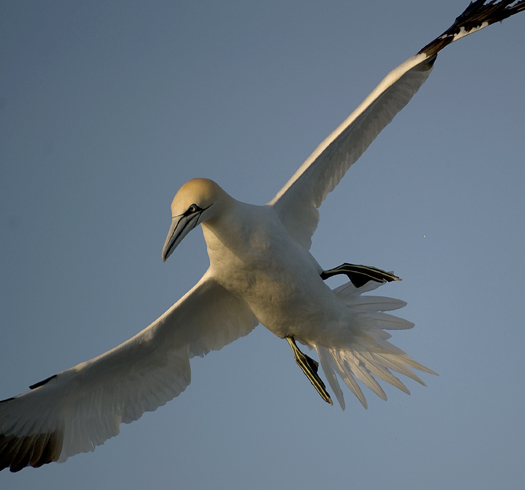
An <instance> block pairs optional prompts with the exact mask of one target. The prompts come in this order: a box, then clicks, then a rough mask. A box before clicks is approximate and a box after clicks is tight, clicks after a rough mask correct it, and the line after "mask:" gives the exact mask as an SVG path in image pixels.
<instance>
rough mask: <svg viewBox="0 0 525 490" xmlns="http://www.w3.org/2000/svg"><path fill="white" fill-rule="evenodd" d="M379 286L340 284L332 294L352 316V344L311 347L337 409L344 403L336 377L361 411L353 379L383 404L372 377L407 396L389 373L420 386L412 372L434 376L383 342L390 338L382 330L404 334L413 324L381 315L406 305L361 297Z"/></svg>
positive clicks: (358, 388)
mask: <svg viewBox="0 0 525 490" xmlns="http://www.w3.org/2000/svg"><path fill="white" fill-rule="evenodd" d="M380 285H381V284H380V283H377V282H372V281H371V282H369V283H367V284H366V285H365V286H362V287H360V288H356V287H355V286H353V285H352V283H348V284H344V285H343V286H340V287H338V288H336V289H335V290H334V291H335V293H336V294H337V296H338V297H339V299H341V300H342V301H343V302H344V303H346V305H347V306H348V307H349V308H351V310H352V313H353V314H355V318H356V325H354V326H353V327H354V328H353V330H354V331H355V335H354V336H353V340H352V341H351V342H349V343H348V344H347V345H343V346H338V347H332V346H324V345H320V344H317V345H313V346H312V347H314V348H315V349H316V350H317V353H318V354H319V360H320V362H321V366H322V368H323V371H324V373H325V376H326V379H327V381H328V383H329V384H330V386H331V388H332V390H333V392H334V394H335V396H336V397H337V400H338V401H339V404H340V405H341V408H342V409H343V410H344V408H345V401H344V397H343V392H342V391H341V388H340V386H339V382H338V380H337V375H339V377H340V378H341V379H342V380H343V381H344V382H345V384H346V385H347V386H348V388H349V389H350V390H351V391H352V393H354V395H355V396H356V397H357V398H358V399H359V401H360V402H361V403H362V404H363V406H364V407H365V408H367V403H366V399H365V396H364V395H363V392H362V391H361V388H360V387H359V385H358V384H357V381H356V378H357V379H358V380H359V381H361V382H362V383H363V384H365V385H366V386H368V387H369V388H370V389H371V390H372V391H373V392H374V393H375V394H376V395H378V396H379V397H381V398H382V399H383V400H386V394H385V392H384V391H383V389H382V388H381V386H380V385H379V383H378V382H377V381H376V379H375V377H377V378H379V379H382V380H383V381H386V382H387V383H390V384H391V385H393V386H395V387H396V388H399V389H400V390H402V391H404V392H405V393H407V394H410V392H409V391H408V388H407V387H406V386H405V385H404V384H403V383H402V382H401V381H400V380H399V379H398V378H397V377H396V376H394V375H393V374H392V371H394V372H396V373H400V374H403V375H405V376H408V377H409V378H412V379H413V380H415V381H417V382H418V383H421V384H422V385H424V384H425V383H424V382H423V381H422V380H421V379H420V378H419V377H418V376H417V375H416V374H414V373H413V372H412V369H417V370H419V371H424V372H426V373H430V374H436V373H434V372H433V371H431V370H430V369H428V368H426V367H425V366H423V365H421V364H419V363H418V362H416V361H414V360H413V359H410V357H409V356H408V354H406V353H405V352H403V351H402V350H401V349H399V348H397V347H396V346H394V345H392V344H391V343H390V342H388V340H387V339H389V338H390V337H391V335H390V334H389V333H388V332H386V330H404V329H407V328H412V327H413V326H414V324H413V323H411V322H408V321H407V320H403V319H402V318H398V317H396V316H393V315H390V314H388V313H384V312H385V311H390V310H396V309H398V308H402V307H403V306H405V305H406V303H405V302H404V301H401V300H398V299H393V298H386V297H382V296H366V295H365V296H363V294H362V293H365V292H368V291H372V290H373V289H376V288H377V287H379V286H380Z"/></svg>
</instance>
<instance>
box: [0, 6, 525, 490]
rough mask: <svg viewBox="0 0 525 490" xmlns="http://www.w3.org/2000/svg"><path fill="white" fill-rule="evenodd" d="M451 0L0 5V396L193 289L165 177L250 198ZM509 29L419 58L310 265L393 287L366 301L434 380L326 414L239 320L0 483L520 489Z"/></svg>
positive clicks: (270, 340)
mask: <svg viewBox="0 0 525 490" xmlns="http://www.w3.org/2000/svg"><path fill="white" fill-rule="evenodd" d="M467 3H468V2H467V0H465V1H461V2H458V1H456V0H442V1H440V2H435V1H430V0H424V1H422V0H403V1H399V2H392V1H390V0H376V1H373V2H355V1H354V2H352V1H335V0H334V1H331V0H325V1H322V2H321V1H286V2H253V1H246V0H243V1H229V0H225V1H221V2H214V1H209V0H203V1H198V2H194V1H186V0H177V1H156V2H145V1H119V2H107V1H85V2H79V1H49V2H40V1H24V0H17V1H3V2H2V3H1V4H0V73H1V75H0V161H1V179H0V240H1V254H0V284H1V288H2V294H1V295H0V305H1V307H0V372H2V373H3V374H2V377H1V382H0V399H1V398H7V397H10V396H13V395H15V394H17V393H20V392H22V391H25V390H26V389H27V387H28V385H30V384H32V383H34V382H37V381H39V380H41V379H43V378H45V377H47V376H50V375H52V374H54V373H56V372H58V371H61V370H64V369H66V368H69V367H70V366H72V365H74V364H77V363H78V362H81V361H84V360H87V359H90V358H92V357H94V356H96V355H99V354H101V353H103V352H105V351H107V350H109V349H110V348H112V347H114V346H116V345H118V344H119V343H121V342H123V341H124V340H126V339H128V338H129V337H131V336H132V335H134V334H135V333H137V332H138V331H139V330H141V329H142V328H144V327H146V326H147V325H148V324H149V323H150V322H151V321H153V320H154V319H155V318H157V317H158V316H159V315H160V314H162V313H163V312H164V311H165V310H166V309H167V308H168V307H169V306H171V304H172V303H174V302H175V301H176V300H177V299H178V298H179V297H180V296H182V295H183V294H184V293H185V292H186V291H187V290H188V289H190V288H191V287H192V286H193V285H194V284H195V282H196V281H197V280H198V279H199V278H200V276H201V275H202V273H203V272H204V271H205V270H206V268H207V265H208V259H207V255H206V250H205V245H204V241H203V238H202V233H201V232H200V230H196V231H194V232H192V233H191V234H190V235H189V236H188V237H187V238H186V239H185V241H184V242H183V243H182V244H181V246H180V247H179V248H178V249H177V250H176V252H175V253H174V254H173V255H172V256H171V257H170V259H169V260H168V261H167V262H166V263H165V264H163V263H162V260H161V249H162V245H163V243H164V239H165V236H166V233H167V230H168V227H169V224H170V202H171V199H172V197H173V195H174V194H175V192H176V191H177V189H178V188H179V187H180V186H181V185H182V184H183V183H184V182H186V181H187V180H189V179H190V178H192V177H209V178H212V179H214V180H216V181H217V182H218V183H219V184H220V185H221V186H222V187H223V188H224V189H225V190H226V191H228V192H229V193H231V194H232V195H234V196H235V197H236V198H238V199H241V200H245V201H249V202H253V203H256V204H262V203H264V202H266V201H268V200H270V199H271V198H272V197H273V196H274V195H275V193H276V192H277V191H278V190H279V189H280V188H281V186H282V185H284V183H285V182H286V180H287V179H288V178H289V177H290V176H291V175H292V174H293V173H294V172H295V170H296V169H297V168H298V167H299V165H300V164H301V163H302V162H303V161H304V160H305V159H306V157H308V155H309V154H310V153H311V151H313V150H314V149H315V147H316V146H317V144H318V143H320V142H321V141H322V139H324V137H325V136H327V135H328V134H329V133H330V132H331V131H332V130H333V129H335V127H336V126H337V125H338V124H339V123H340V122H341V121H342V120H343V119H344V118H345V117H346V116H347V115H348V114H349V113H350V112H351V111H352V110H353V109H354V108H355V107H356V106H357V105H358V104H359V103H360V102H361V101H362V100H363V99H364V97H365V96H366V95H368V93H369V92H370V91H371V90H372V89H373V88H374V87H375V86H376V85H377V83H378V82H379V81H380V80H381V79H382V78H383V76H385V75H386V74H387V73H388V72H389V71H390V70H391V69H392V68H394V67H396V66H397V65H398V64H399V63H401V62H402V61H404V60H405V59H406V58H408V57H409V56H410V55H412V54H415V53H416V52H417V51H418V50H419V49H420V48H421V47H422V46H424V45H425V44H426V43H427V42H429V41H430V40H432V39H433V38H434V37H435V36H437V35H439V34H440V33H441V32H442V31H443V30H445V29H446V28H447V27H448V26H449V25H450V24H451V23H452V22H453V20H454V18H455V17H456V16H457V15H459V13H461V11H462V10H463V9H464V8H465V7H466V5H467ZM524 33H525V14H521V15H518V16H516V17H515V18H512V19H509V20H507V21H505V22H504V23H503V24H497V25H494V26H491V27H490V28H488V29H486V30H484V31H482V32H479V33H476V34H475V35H473V36H470V37H468V38H466V39H464V40H462V41H460V42H458V43H455V44H453V45H452V46H450V47H449V48H447V49H446V50H445V51H444V52H442V53H441V54H440V55H439V57H438V60H437V62H436V65H435V69H434V72H433V74H432V75H431V77H430V79H429V81H428V82H427V83H426V84H425V85H424V86H423V87H422V89H421V90H420V92H419V93H418V94H417V95H416V96H415V97H414V99H413V100H412V102H411V103H410V104H409V105H408V106H407V107H406V108H405V109H404V110H403V112H402V113H401V114H399V115H398V116H397V117H396V119H394V121H393V123H392V124H391V125H390V126H389V127H387V128H386V130H385V131H384V132H383V133H382V134H381V135H380V136H379V137H378V139H377V140H376V141H375V142H374V144H373V145H372V146H371V147H370V148H369V150H368V151H367V152H366V153H365V155H364V156H363V157H362V158H361V160H360V161H359V162H358V163H357V164H356V165H354V167H352V168H351V170H350V171H349V172H348V174H347V175H346V177H345V178H344V179H343V181H342V182H341V184H340V185H339V186H338V187H337V188H336V190H335V191H334V192H333V193H332V194H330V195H329V197H328V199H327V200H326V201H325V203H324V204H323V206H322V207H321V223H320V226H319V228H318V231H317V233H316V235H315V237H314V244H313V247H312V251H313V253H314V255H315V256H316V258H317V259H318V261H319V262H320V264H321V265H322V266H324V267H326V268H328V267H333V266H336V265H339V264H340V263H342V262H344V261H349V262H353V263H363V264H369V265H375V266H377V267H380V268H383V269H387V270H394V271H395V272H396V273H397V274H398V275H400V276H401V277H402V278H403V282H401V283H394V284H389V285H388V286H385V287H383V288H381V290H380V291H381V293H382V294H384V295H390V296H393V297H397V298H401V299H404V300H406V301H408V306H407V307H406V308H405V309H403V310H401V312H400V313H402V314H401V316H403V317H404V318H407V319H409V320H411V321H413V322H415V323H416V327H415V328H414V329H413V330H409V331H403V332H396V333H395V334H394V339H393V341H394V343H395V344H396V345H398V346H400V347H401V348H403V349H404V350H406V351H407V352H408V353H409V354H411V355H412V356H413V357H414V358H415V359H416V360H418V361H419V362H422V363H423V364H425V365H426V366H428V367H430V368H431V369H433V370H435V371H437V372H438V373H439V377H434V376H430V375H423V378H424V380H425V382H426V383H427V385H428V386H427V387H426V388H425V387H422V386H419V385H417V384H416V383H413V382H410V380H409V381H408V382H407V385H408V387H409V388H410V390H411V392H412V395H411V396H407V395H405V394H404V393H402V392H400V391H398V390H396V389H395V388H392V387H390V386H387V387H386V388H385V390H386V392H387V395H388V398H389V399H388V401H387V402H386V403H385V402H383V401H382V400H380V399H379V398H377V397H376V396H375V395H373V394H372V393H371V392H370V391H368V392H367V393H366V395H367V399H368V402H369V408H368V410H364V409H363V408H362V407H361V406H360V404H359V402H358V401H357V400H356V399H355V398H353V396H352V395H351V393H350V392H348V390H347V391H345V397H346V399H347V409H346V411H344V412H342V411H341V409H340V408H339V407H336V406H334V407H330V406H329V405H327V404H326V403H324V402H323V401H322V400H321V398H320V397H319V395H318V394H317V393H316V392H315V390H314V389H313V388H312V386H311V385H310V383H309V382H308V381H307V379H306V378H305V377H304V375H303V374H302V372H301V371H300V369H299V368H298V367H297V366H296V364H295V362H294V360H293V356H292V353H291V351H290V349H289V347H288V345H287V344H286V342H284V341H282V340H279V339H278V338H277V337H275V336H274V335H273V334H271V333H269V332H268V331H266V330H265V329H264V327H261V326H259V327H257V329H256V330H255V331H254V332H253V333H251V334H250V335H249V336H248V337H246V338H243V339H241V340H239V341H237V342H235V343H233V344H232V345H230V346H227V347H226V348H224V349H223V350H222V351H220V352H214V353H212V354H210V355H208V356H207V357H206V358H204V359H200V358H197V359H194V360H193V361H192V384H191V385H190V386H189V387H188V389H187V390H186V391H185V392H184V393H183V394H182V395H181V396H179V397H178V398H176V399H175V400H173V401H172V402H170V403H169V404H167V405H166V406H164V407H161V408H160V409H158V410H157V411H156V412H153V413H147V414H145V415H144V416H143V417H142V419H140V420H139V421H138V422H135V423H133V424H131V425H123V426H122V427H121V434H120V436H119V437H117V438H115V439H111V440H109V441H107V442H106V443H105V444H104V445H103V446H101V447H98V448H97V450H96V451H95V452H94V453H89V454H81V455H78V456H75V457H73V458H71V459H69V460H68V461H67V462H66V463H65V464H51V465H46V466H45V467H43V468H40V469H39V470H34V469H25V470H23V471H22V472H21V473H18V474H11V473H8V472H7V471H3V472H2V473H0V488H5V489H12V490H18V489H20V490H21V489H23V490H26V489H28V488H39V489H42V490H47V489H53V490H62V489H68V490H70V489H72V488H75V489H76V490H84V489H92V488H99V489H124V488H125V489H130V488H181V489H190V488H196V489H198V488H228V489H231V490H234V489H243V490H245V489H247V488H249V489H251V490H257V489H265V490H266V489H268V488H276V489H289V488H303V489H314V488H359V489H378V488H386V487H388V488H391V489H401V488H403V489H421V488H425V489H426V490H435V489H443V488H461V489H463V490H465V489H476V490H483V489H487V490H489V489H493V488H505V489H518V488H522V485H523V480H524V479H525V468H524V466H523V457H524V449H523V439H524V436H525V434H524V424H523V406H524V405H525V397H524V394H523V375H522V372H523V370H524V368H525V363H524V360H523V354H522V350H523V345H525V325H524V323H525V320H524V315H523V304H524V299H523V298H524V297H525V284H524V281H523V277H524V275H525V260H524V255H523V243H524V242H525V232H524V230H525V227H524V221H525V217H524V214H523V210H524V207H525V192H524V191H523V189H524V188H525V166H524V159H525V157H524V155H525V137H524V135H525V130H524V128H525V122H524V114H525V96H524V91H523V86H524V83H525V82H524V81H525V60H524V55H523V45H524V43H525V36H524Z"/></svg>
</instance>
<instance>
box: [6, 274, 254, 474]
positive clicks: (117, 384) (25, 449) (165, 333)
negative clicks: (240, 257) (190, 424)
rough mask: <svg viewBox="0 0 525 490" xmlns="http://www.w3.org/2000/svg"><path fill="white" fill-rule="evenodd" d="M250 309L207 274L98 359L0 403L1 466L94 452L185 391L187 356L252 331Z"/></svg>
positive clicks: (33, 463)
mask: <svg viewBox="0 0 525 490" xmlns="http://www.w3.org/2000/svg"><path fill="white" fill-rule="evenodd" d="M257 323H258V320H257V319H256V317H255V316H254V315H253V313H252V312H251V310H250V309H249V307H248V306H247V305H246V303H244V302H243V301H242V300H240V299H238V298H236V297H234V296H232V295H231V294H230V293H229V292H228V291H226V290H225V289H224V288H223V287H222V286H220V285H219V284H218V283H217V282H215V281H214V280H213V278H211V277H210V276H209V275H208V273H206V274H205V275H204V277H203V278H202V279H201V280H200V281H199V283H198V284H197V285H196V286H195V287H194V288H193V289H192V290H191V291H189V292H188V293H187V294H186V295H185V296H184V297H183V298H182V299H181V300H179V301H178V302H177V303H176V304H175V305H174V306H173V307H171V308H170V309H169V310H168V311H167V312H166V313H164V315H162V316H161V317H160V318H159V319H158V320H156V321H155V322H154V323H152V324H151V325H150V326H149V327H147V328H146V329H145V330H143V331H142V332H140V333H139V334H137V335H136V336H135V337H133V338H131V339H130V340H128V341H127V342H124V343H123V344H121V345H120V346H118V347H116V348H115V349H113V350H111V351H109V352H106V353H105V354H103V355H102V356H100V357H97V358H95V359H92V360H91V361H87V362H84V363H82V364H79V365H78V366H75V367H73V368H71V369H68V370H67V371H63V372H61V373H60V374H58V375H55V376H53V377H51V378H49V379H47V380H45V381H42V382H40V383H37V384H36V385H33V386H32V387H31V391H29V392H27V393H24V394H22V395H19V396H17V397H14V398H10V399H8V400H4V401H3V402H0V470H1V469H3V468H7V467H10V469H11V471H19V470H21V469H22V468H24V467H26V466H35V467H38V466H41V465H43V464H45V463H50V462H52V461H59V462H63V461H65V460H66V459H67V458H68V457H69V456H72V455H74V454H77V453H80V452H87V451H93V450H94V448H95V446H98V445H100V444H103V443H104V441H106V440H107V439H109V438H110V437H113V436H116V435H117V434H118V433H119V431H120V427H119V426H120V424H121V423H122V422H124V423H130V422H133V421H134V420H137V419H138V418H139V417H140V416H141V415H142V414H143V413H144V412H146V411H152V410H155V409H156V408H157V407H159V406H161V405H164V404H165V403H166V402H168V401H169V400H171V399H172V398H174V397H176V396H177V395H179V394H180V393H181V392H183V391H184V390H185V388H186V387H187V386H188V385H189V384H190V380H191V371H190V364H189V360H190V358H191V357H193V356H204V355H205V354H207V353H208V352H209V351H210V350H219V349H221V348H222V347H224V346H225V345H227V344H229V343H230V342H233V341H234V340H235V339H237V338H239V337H242V336H244V335H247V334H248V333H249V332H250V331H251V330H252V329H253V328H254V327H255V326H256V325H257Z"/></svg>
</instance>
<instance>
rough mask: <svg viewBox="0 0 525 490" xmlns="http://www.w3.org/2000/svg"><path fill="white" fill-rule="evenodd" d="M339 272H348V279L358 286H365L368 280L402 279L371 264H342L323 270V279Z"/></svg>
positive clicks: (387, 280)
mask: <svg viewBox="0 0 525 490" xmlns="http://www.w3.org/2000/svg"><path fill="white" fill-rule="evenodd" d="M337 274H346V275H347V276H348V279H350V281H351V282H352V284H353V285H354V286H355V287H356V288H360V287H361V286H364V285H365V284H366V283H367V282H368V281H376V282H391V281H401V279H400V278H399V277H397V276H395V275H394V274H392V273H391V272H385V271H383V270H381V269H378V268H376V267H371V266H369V265H356V264H348V263H346V262H345V263H344V264H341V265H340V266H339V267H335V268H334V269H329V270H327V271H323V272H321V279H323V281H324V280H326V279H328V278H329V277H332V276H336V275H337Z"/></svg>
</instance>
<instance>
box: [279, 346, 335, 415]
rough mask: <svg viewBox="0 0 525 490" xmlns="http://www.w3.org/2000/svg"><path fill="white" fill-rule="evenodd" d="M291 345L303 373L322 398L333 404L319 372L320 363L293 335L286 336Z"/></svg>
mask: <svg viewBox="0 0 525 490" xmlns="http://www.w3.org/2000/svg"><path fill="white" fill-rule="evenodd" d="M285 338H286V340H287V341H288V343H289V344H290V347H291V348H292V351H293V355H294V357H295V362H296V363H297V364H299V367H300V368H301V369H302V370H303V373H304V374H306V377H307V378H308V379H309V380H310V383H312V384H313V385H314V388H315V389H316V390H317V392H318V393H319V394H320V395H321V398H322V399H323V400H324V401H325V402H326V403H329V404H330V405H333V403H332V399H331V398H330V395H329V394H328V391H326V386H325V384H324V383H323V381H322V380H321V378H320V377H319V375H318V374H317V371H318V369H319V363H318V362H317V361H314V360H313V359H312V358H311V357H309V356H307V355H306V354H304V353H303V352H301V351H300V350H299V347H297V345H296V343H295V339H294V338H293V337H291V336H289V337H285Z"/></svg>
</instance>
